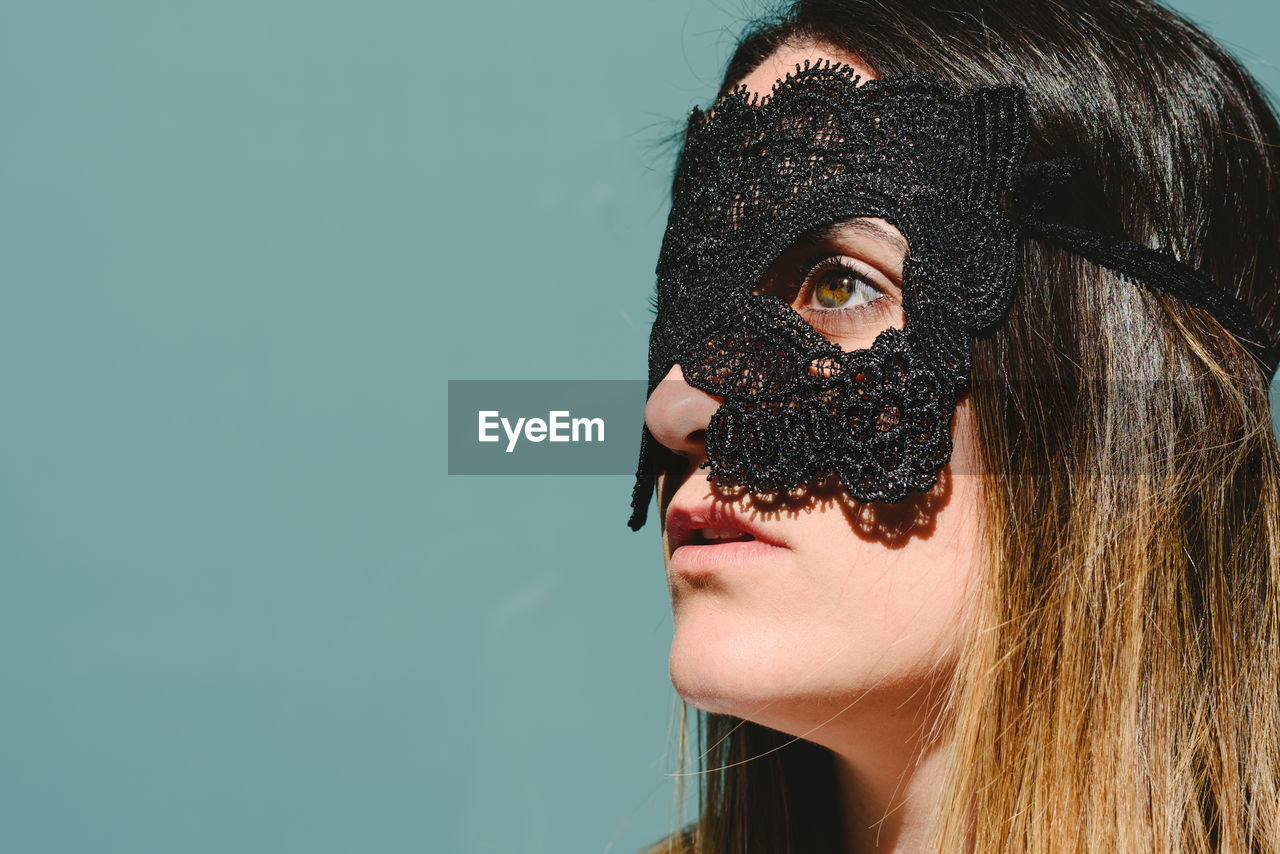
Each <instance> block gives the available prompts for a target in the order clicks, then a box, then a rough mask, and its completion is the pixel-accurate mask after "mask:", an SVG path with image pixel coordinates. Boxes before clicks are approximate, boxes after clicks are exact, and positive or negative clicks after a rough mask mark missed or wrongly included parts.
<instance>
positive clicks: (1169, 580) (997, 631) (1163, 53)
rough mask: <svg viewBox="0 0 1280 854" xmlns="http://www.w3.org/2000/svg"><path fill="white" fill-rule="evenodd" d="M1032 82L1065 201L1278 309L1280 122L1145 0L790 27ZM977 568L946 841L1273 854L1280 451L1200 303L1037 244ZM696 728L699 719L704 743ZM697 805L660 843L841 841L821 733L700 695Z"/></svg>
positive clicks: (1228, 342)
mask: <svg viewBox="0 0 1280 854" xmlns="http://www.w3.org/2000/svg"><path fill="white" fill-rule="evenodd" d="M803 42H813V43H817V44H820V45H825V46H830V47H831V48H835V49H837V50H838V52H840V53H843V54H846V55H849V56H852V57H856V58H857V59H858V60H860V61H861V62H862V63H863V64H864V65H866V66H867V67H869V68H870V69H871V70H872V71H874V72H875V74H876V75H877V76H881V77H884V76H893V75H899V74H905V73H913V72H914V73H925V74H931V75H936V76H941V77H944V78H948V79H950V80H952V81H955V82H957V83H959V84H961V85H963V86H974V85H990V84H1001V83H1015V84H1019V85H1022V86H1024V87H1025V88H1026V91H1027V95H1028V101H1029V106H1030V111H1031V133H1032V143H1031V145H1032V148H1031V153H1030V154H1029V155H1028V158H1029V159H1039V158H1042V157H1061V156H1069V157H1075V158H1078V159H1079V161H1080V162H1081V163H1082V164H1083V167H1082V168H1081V170H1080V171H1081V173H1083V175H1084V176H1085V178H1084V180H1083V182H1081V183H1076V184H1074V185H1073V187H1072V190H1071V193H1070V195H1071V198H1069V199H1067V200H1066V201H1065V203H1064V204H1063V205H1062V207H1061V210H1060V211H1059V212H1057V218H1058V219H1059V221H1062V222H1067V223H1069V224H1074V225H1080V226H1083V227H1086V228H1090V229H1093V230H1097V231H1107V232H1111V233H1116V234H1123V235H1125V236H1127V238H1128V239H1130V240H1133V241H1136V242H1139V243H1142V244H1146V245H1150V246H1163V247H1168V248H1170V249H1171V250H1172V251H1173V252H1174V253H1175V254H1176V255H1177V256H1178V257H1180V258H1182V259H1183V260H1186V261H1188V262H1190V263H1192V264H1195V265H1197V266H1199V267H1200V268H1201V269H1203V270H1204V271H1205V272H1206V273H1207V274H1208V275H1209V276H1210V277H1211V278H1212V279H1213V280H1214V281H1215V282H1216V283H1217V284H1218V286H1219V287H1221V288H1223V289H1225V290H1228V291H1230V292H1232V293H1234V294H1235V295H1237V296H1238V297H1239V298H1240V299H1242V300H1243V301H1244V302H1245V303H1246V304H1248V305H1249V306H1251V307H1252V309H1253V311H1254V313H1255V314H1256V315H1257V317H1258V318H1259V320H1260V321H1261V322H1262V324H1263V325H1264V327H1265V328H1266V329H1267V330H1268V331H1269V332H1271V333H1272V335H1273V336H1274V335H1276V333H1277V330H1278V328H1280V299H1278V298H1277V297H1278V289H1277V282H1278V281H1280V197H1278V196H1277V175H1278V167H1280V161H1278V158H1280V127H1277V123H1276V119H1275V117H1274V116H1273V114H1272V112H1271V111H1270V109H1269V108H1268V106H1267V104H1266V102H1265V100H1264V98H1263V96H1262V95H1261V94H1260V92H1259V88H1258V86H1257V85H1256V84H1255V83H1254V81H1253V80H1252V79H1251V78H1250V77H1249V75H1248V74H1247V73H1246V72H1245V71H1244V70H1243V69H1242V68H1241V67H1240V65H1239V64H1238V63H1237V62H1236V61H1235V60H1234V59H1233V58H1232V57H1231V56H1229V55H1228V54H1227V53H1226V52H1225V51H1224V50H1223V49H1222V48H1221V47H1220V46H1219V45H1218V44H1216V43H1215V42H1214V41H1213V40H1212V39H1211V38H1209V37H1208V36H1207V35H1206V34H1205V33H1203V32H1201V31H1200V30H1199V29H1197V28H1196V27H1195V26H1193V25H1192V24H1190V23H1189V22H1187V21H1186V20H1184V19H1183V18H1181V17H1179V16H1178V15H1176V14H1174V13H1173V12H1171V11H1170V10H1168V9H1165V8H1163V7H1161V6H1158V5H1156V4H1154V3H1151V2H1147V0H1073V2H1072V3H1070V4H1065V3H1061V2H1057V0H1049V2H1028V0H1007V1H1006V0H923V2H920V1H919V0H917V2H892V0H800V2H797V3H795V4H794V5H793V6H791V7H790V8H789V9H787V10H786V11H785V12H784V13H782V14H781V15H780V16H778V17H776V18H774V19H772V20H770V21H769V22H767V23H764V24H757V25H756V26H755V27H754V28H753V29H752V31H751V32H750V33H749V34H748V35H747V36H746V37H745V38H744V39H743V40H742V41H741V43H740V44H739V46H738V49H737V51H736V53H735V54H734V56H733V58H732V59H731V61H730V63H729V66H728V70H727V72H726V74H725V78H724V86H723V87H722V92H723V91H727V90H728V89H729V88H731V87H732V85H734V84H735V83H736V82H737V81H740V80H741V79H742V78H744V77H745V76H746V75H747V74H748V73H749V72H750V71H751V70H752V69H754V68H755V67H756V66H758V65H759V64H760V63H761V62H762V60H764V59H765V58H766V57H767V56H769V55H770V54H771V53H772V52H774V51H775V50H776V49H778V48H779V47H780V46H782V45H784V44H789V43H791V44H794V43H803ZM973 358H974V365H973V374H972V384H971V392H970V401H971V405H972V406H973V408H974V413H975V423H976V429H977V434H978V445H979V448H980V454H981V459H982V464H983V465H982V472H981V473H980V475H979V476H980V477H982V478H983V487H984V489H983V493H984V499H983V500H984V502H985V506H984V508H983V512H984V558H983V566H982V567H981V569H980V573H981V576H980V578H981V581H980V584H979V585H978V586H979V590H978V592H977V594H976V600H975V602H974V604H973V609H972V611H971V612H970V625H969V627H968V637H967V640H966V645H965V648H964V651H963V654H962V656H961V659H960V664H959V666H958V667H957V668H956V672H955V674H954V676H953V677H952V682H951V684H950V689H949V692H948V694H947V698H946V700H945V705H944V709H943V710H944V712H945V714H944V716H943V717H944V720H945V724H944V726H945V731H944V732H942V733H940V736H942V737H945V738H946V739H947V740H948V743H949V746H950V752H949V756H950V759H949V762H950V768H949V772H948V774H949V776H948V778H947V782H946V787H945V791H944V795H943V802H942V803H941V804H940V807H939V813H938V817H937V824H936V828H935V845H936V848H937V850H939V851H948V852H950V851H962V850H973V851H976V852H983V854H987V852H1010V853H1011V854H1012V853H1013V852H1016V854H1027V852H1032V854H1043V852H1050V851H1052V852H1062V851H1108V852H1110V851H1115V852H1138V851H1159V852H1167V851H1182V852H1210V851H1212V852H1227V851H1229V852H1280V792H1278V787H1280V542H1278V539H1280V449H1278V448H1277V444H1276V439H1275V434H1274V432H1273V428H1272V423H1271V415H1270V409H1269V406H1268V398H1267V394H1268V385H1269V383H1268V380H1269V379H1270V378H1269V377H1267V376H1264V375H1263V372H1262V371H1260V370H1259V369H1258V367H1257V365H1256V364H1255V363H1254V362H1253V361H1252V359H1251V357H1250V355H1249V354H1248V353H1247V352H1246V350H1245V349H1244V348H1243V347H1241V346H1240V344H1239V343H1238V342H1237V341H1236V340H1235V339H1233V338H1232V336H1231V335H1229V334H1228V333H1226V332H1225V331H1224V329H1223V328H1222V327H1221V325H1219V324H1218V323H1217V322H1216V321H1214V320H1213V319H1212V318H1210V317H1209V316H1208V315H1207V314H1206V313H1204V312H1202V311H1201V310H1200V309H1197V308H1193V307H1190V306H1188V305H1186V304H1184V303H1182V302H1180V301H1179V300H1177V299H1175V298H1171V297H1168V296H1165V295H1163V294H1161V293H1159V292H1156V291H1154V290H1151V289H1148V288H1145V287H1142V286H1141V285H1138V284H1135V283H1134V282H1132V281H1129V280H1126V279H1123V278H1122V277H1120V276H1118V275H1117V274H1114V273H1112V272H1111V271H1109V270H1107V269H1104V268H1101V267H1099V266H1096V265H1094V264H1092V263H1090V262H1088V261H1086V260H1084V259H1082V258H1080V257H1078V256H1075V255H1072V254H1070V253H1067V252H1065V251H1063V250H1060V249H1058V248H1055V247H1054V246H1052V245H1050V244H1046V243H1041V242H1038V241H1036V240H1030V239H1027V240H1024V241H1023V261H1022V283H1021V285H1020V288H1019V290H1018V292H1017V294H1016V296H1015V298H1014V302H1013V305H1012V307H1011V309H1010V311H1009V315H1008V318H1007V320H1006V321H1005V322H1004V323H1003V324H1002V325H1000V326H999V327H998V328H997V329H996V330H995V331H994V332H993V334H991V335H989V336H987V337H984V338H980V339H976V340H974V342H973ZM684 737H685V736H684V731H683V729H682V733H681V739H682V744H683V743H684ZM697 737H698V742H699V744H700V745H701V749H700V750H699V753H700V754H701V761H702V763H703V765H704V769H703V773H702V774H701V775H699V779H700V781H701V785H700V788H701V792H700V806H699V814H698V816H697V818H696V820H695V821H694V822H693V824H691V825H690V826H689V827H688V828H686V830H685V831H684V832H681V833H677V834H675V835H673V836H672V837H671V838H669V839H668V840H666V841H665V842H663V843H661V844H660V845H659V846H658V848H656V849H655V850H657V851H665V850H670V851H689V852H699V854H711V852H715V854H727V852H735V854H736V853H737V852H749V851H751V852H756V851H759V852H775V853H776V852H787V851H790V852H806V854H808V852H820V851H834V850H839V848H840V846H841V844H842V840H843V834H842V824H841V822H842V817H841V807H840V804H839V801H838V798H837V785H836V777H835V769H834V759H833V757H832V755H831V754H830V752H829V751H827V750H826V749H824V748H821V747H818V746H816V745H813V744H811V743H808V742H805V741H797V740H795V739H792V738H790V737H788V736H785V735H783V734H781V733H777V732H774V731H773V730H770V729H767V728H765V727H762V726H758V725H756V724H752V723H750V722H744V721H741V720H739V719H737V718H733V717H728V716H724V715H715V714H706V713H698V715H697Z"/></svg>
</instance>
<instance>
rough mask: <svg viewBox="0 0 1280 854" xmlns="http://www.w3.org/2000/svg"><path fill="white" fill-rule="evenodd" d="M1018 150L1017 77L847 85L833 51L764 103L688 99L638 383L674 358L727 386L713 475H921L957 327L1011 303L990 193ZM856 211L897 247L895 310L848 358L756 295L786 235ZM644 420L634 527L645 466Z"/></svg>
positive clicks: (773, 482) (956, 349)
mask: <svg viewBox="0 0 1280 854" xmlns="http://www.w3.org/2000/svg"><path fill="white" fill-rule="evenodd" d="M1025 146H1026V120H1025V106H1024V102H1023V99H1022V97H1021V91H1020V90H1018V89H1016V88H1014V87H987V88H982V89H974V90H970V91H964V90H962V89H960V88H959V87H957V86H955V85H952V84H949V83H946V82H944V81H941V80H937V79H932V78H924V77H902V78H892V79H886V80H871V81H866V82H861V81H860V80H859V79H858V78H857V77H856V75H854V73H853V72H852V70H851V69H850V68H849V67H847V66H844V65H839V64H831V63H823V64H820V65H816V66H805V67H801V68H798V69H797V71H796V73H795V74H792V75H790V76H788V77H787V78H786V79H785V80H782V81H780V82H779V84H778V85H777V86H776V87H775V88H774V91H773V93H772V94H771V95H770V96H769V97H767V98H764V99H760V98H757V97H753V96H749V95H748V94H747V92H746V90H745V89H744V88H739V89H737V90H734V91H733V92H730V93H728V94H727V95H725V96H724V97H722V98H721V99H720V100H718V101H717V102H716V104H715V105H714V106H713V107H712V108H711V109H710V110H709V111H706V112H703V111H701V110H694V112H693V114H692V115H691V116H690V119H689V127H688V131H687V135H686V145H685V149H684V152H683V154H682V156H681V160H680V164H679V166H678V167H677V170H676V178H675V183H674V188H673V204H672V210H671V214H670V217H669V219H668V224H667V232H666V236H665V238H664V240H663V247H662V251H661V253H660V257H659V261H658V269H657V274H658V304H657V317H656V319H655V322H654V327H653V332H652V335H651V338H650V358H649V390H650V393H652V391H653V390H654V388H656V387H657V385H658V383H659V382H660V381H661V379H662V378H663V377H664V376H666V374H667V372H668V371H669V370H670V369H671V367H672V365H674V364H676V363H679V364H680V365H681V369H682V370H683V372H684V376H685V379H686V381H687V382H688V383H689V384H690V385H692V386H694V387H695V388H699V389H701V390H703V391H705V392H707V393H708V394H710V395H713V396H715V397H718V398H722V399H723V401H724V402H723V404H722V405H721V406H720V407H719V409H718V410H717V411H716V413H715V415H714V416H713V417H712V418H711V421H710V423H709V425H708V429H707V435H706V449H707V467H708V468H709V469H710V472H709V476H711V477H715V478H717V479H718V480H719V481H720V482H722V483H725V484H733V485H736V486H739V487H744V488H747V489H750V490H753V491H758V492H783V491H789V490H796V489H798V488H801V487H802V486H803V485H804V484H808V483H813V482H815V481H820V480H823V479H825V478H829V477H835V478H838V479H839V481H840V483H841V484H842V485H843V486H844V487H845V489H847V490H848V492H849V493H850V494H851V495H852V496H853V497H854V498H856V499H858V500H860V501H899V500H901V499H903V498H905V497H906V496H907V495H908V494H910V493H912V492H921V491H926V490H928V489H929V488H930V487H932V486H933V484H934V482H935V480H936V478H937V473H938V470H939V469H940V468H941V467H942V466H943V465H944V464H945V463H946V462H947V460H948V459H949V457H950V454H951V437H950V425H951V417H952V414H953V412H954V409H955V402H956V397H957V395H958V394H959V393H960V392H961V390H962V389H963V388H964V387H965V384H966V383H967V381H968V371H969V352H968V336H969V334H971V333H974V332H977V331H978V330H980V329H982V328H984V327H986V326H988V325H990V324H991V323H993V322H995V321H996V320H998V319H999V318H1000V317H1001V316H1002V315H1003V312H1004V311H1005V309H1006V307H1007V305H1008V303H1009V300H1010V298H1011V294H1012V289H1013V285H1014V278H1015V271H1016V260H1017V253H1016V250H1017V245H1016V231H1015V229H1014V227H1013V225H1012V223H1011V222H1010V221H1009V219H1008V217H1007V215H1006V214H1005V212H1004V210H1003V208H1002V206H1001V197H1002V194H1005V193H1007V192H1009V191H1011V190H1012V189H1013V186H1014V182H1015V179H1016V169H1017V166H1018V164H1019V163H1020V162H1021V160H1022V156H1023V153H1024V149H1025ZM855 217H878V218H883V219H884V220H886V221H888V222H889V223H891V224H893V225H894V226H896V227H897V228H898V230H899V231H901V232H902V234H903V235H904V236H905V237H906V239H907V242H908V244H909V245H910V255H909V256H908V258H907V259H906V260H905V262H904V265H903V280H902V293H903V313H904V316H905V324H904V326H903V328H902V329H896V328H890V329H886V330H884V331H883V332H881V333H880V334H879V336H878V337H877V338H876V339H875V342H874V343H873V344H872V346H871V347H869V348H867V349H863V350H856V351H851V352H845V351H843V350H841V349H840V348H839V347H838V346H836V345H835V344H833V343H831V342H829V341H828V340H826V339H825V338H824V337H823V336H822V335H820V334H819V333H818V332H817V331H815V330H814V328H813V327H812V326H810V325H809V324H808V323H807V322H806V321H805V320H804V319H803V318H802V317H801V316H800V315H799V314H798V313H797V312H796V311H795V310H794V309H793V308H792V307H791V306H790V305H787V304H786V303H784V302H783V301H781V300H779V299H777V298H776V297H771V296H762V295H758V294H756V293H754V289H755V288H756V285H757V283H758V282H759V280H760V278H761V276H762V275H763V274H764V273H765V272H766V270H768V269H769V267H770V265H771V264H772V263H773V262H774V260H775V259H776V258H777V257H778V256H779V254H780V253H782V252H783V251H785V250H786V249H787V248H788V247H789V246H791V245H792V244H793V243H795V242H796V241H797V239H800V238H802V237H803V236H804V235H806V234H808V233H811V232H813V231H814V230H815V229H818V228H821V227H825V226H829V225H832V224H834V223H838V222H840V221H842V220H846V219H851V218H855ZM645 432H646V435H645V437H644V440H643V442H642V458H641V463H640V468H639V471H638V477H637V488H636V492H635V495H634V500H633V511H634V513H633V517H632V522H631V524H632V527H639V525H640V524H643V519H644V515H645V508H646V506H647V503H648V500H649V496H650V490H651V481H652V477H653V476H654V474H656V470H657V468H658V467H659V465H660V462H661V461H660V460H658V459H656V458H657V457H658V455H659V454H661V450H660V447H661V446H659V445H658V443H657V442H656V441H654V440H653V437H652V436H651V435H649V434H648V431H647V430H646V431H645Z"/></svg>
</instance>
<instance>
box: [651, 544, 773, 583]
mask: <svg viewBox="0 0 1280 854" xmlns="http://www.w3.org/2000/svg"><path fill="white" fill-rule="evenodd" d="M785 551H787V550H786V549H785V548H783V547H782V546H775V545H771V544H770V543H766V542H762V541H760V540H734V541H733V542H729V543H709V544H706V545H688V546H681V547H680V548H678V549H676V550H675V551H673V552H672V553H671V571H672V572H673V573H675V574H677V575H705V574H707V573H710V572H715V571H716V570H722V569H732V568H734V567H741V566H747V565H749V564H754V563H759V562H760V561H766V560H776V559H777V558H778V557H779V556H780V555H781V554H782V553H783V552H785Z"/></svg>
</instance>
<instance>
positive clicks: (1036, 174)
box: [1019, 158, 1280, 377]
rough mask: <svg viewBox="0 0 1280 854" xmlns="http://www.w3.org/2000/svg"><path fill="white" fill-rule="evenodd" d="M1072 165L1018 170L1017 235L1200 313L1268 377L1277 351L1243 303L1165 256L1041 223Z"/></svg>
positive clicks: (1279, 356)
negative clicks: (1209, 317)
mask: <svg viewBox="0 0 1280 854" xmlns="http://www.w3.org/2000/svg"><path fill="white" fill-rule="evenodd" d="M1077 165H1078V161H1076V160H1075V159H1074V158H1057V159H1053V160H1040V161H1036V162H1033V163H1027V164H1025V165H1024V166H1023V167H1022V174H1021V186H1020V192H1019V207H1020V217H1019V222H1020V224H1021V227H1022V233H1023V234H1024V235H1026V236H1027V237H1033V238H1037V239H1040V240H1045V241H1048V242H1050V243H1053V244H1055V245H1057V246H1060V247H1062V248H1063V249H1066V250H1067V251H1069V252H1072V253H1074V254H1076V255H1079V256H1080V257H1082V258H1086V259H1088V260H1090V261H1092V262H1093V263H1095V264H1098V265H1100V266H1103V267H1106V268H1107V269H1109V270H1111V271H1113V272H1115V273H1119V274H1120V275H1122V276H1124V277H1126V278H1128V279H1132V280H1134V281H1137V282H1141V283H1142V284H1144V285H1146V286H1147V287H1152V288H1156V289H1158V290H1161V291H1164V292H1165V293H1167V294H1169V295H1171V296H1175V297H1177V298H1178V299H1180V300H1183V301H1184V302H1188V303H1190V304H1191V305H1194V306H1196V307H1198V308H1202V309H1204V310H1205V311H1207V312H1209V314H1211V315H1213V317H1214V318H1215V319H1216V320H1217V321H1218V322H1219V323H1221V324H1222V325H1223V327H1225V328H1226V330H1227V331H1228V332H1230V333H1231V334H1232V335H1234V336H1235V337H1236V338H1237V339H1238V340H1239V341H1240V343H1241V344H1243V345H1244V346H1245V347H1246V348H1247V349H1248V350H1249V352H1250V353H1251V354H1252V355H1253V357H1254V358H1255V359H1256V360H1257V361H1258V364H1259V365H1261V366H1262V368H1263V370H1265V371H1266V372H1267V376H1268V377H1270V376H1271V375H1272V374H1274V373H1275V369H1276V364H1277V362H1278V361H1280V347H1277V344H1276V342H1275V341H1273V340H1272V338H1271V335H1270V334H1269V333H1268V332H1267V330H1266V329H1265V328H1263V326H1262V324H1260V323H1259V322H1258V320H1257V318H1256V317H1255V316H1254V314H1253V310H1252V309H1250V308H1249V306H1248V305H1246V304H1245V303H1244V302H1242V301H1241V300H1239V299H1236V298H1235V297H1234V296H1232V295H1231V294H1229V293H1227V292H1226V291H1224V290H1223V289H1221V288H1219V287H1218V286H1217V285H1215V284H1214V282H1213V280H1212V279H1210V278H1209V276H1208V275H1206V274H1205V273H1204V271H1202V270H1199V269H1197V268H1195V267H1193V266H1191V265H1190V264H1186V263H1183V262H1182V261H1179V260H1178V259H1176V258H1174V257H1173V256H1172V255H1170V254H1168V253H1167V252H1162V251H1159V250H1156V249H1151V248H1149V247H1146V246H1142V245H1141V244H1138V243H1134V242H1132V241H1129V240H1126V239H1124V238H1122V237H1115V236H1113V235H1109V234H1103V233H1101V232H1097V231H1089V230H1087V229H1083V228H1076V227H1075V226H1071V225H1063V224H1061V223H1055V222H1049V221H1047V220H1045V219H1043V218H1042V215H1043V214H1044V212H1045V210H1046V209H1047V207H1048V205H1049V202H1050V200H1051V199H1052V197H1053V194H1054V192H1055V191H1056V190H1057V189H1059V188H1060V187H1062V186H1063V185H1064V184H1066V183H1067V182H1068V181H1070V180H1071V178H1072V176H1073V173H1074V170H1075V167H1076V166H1077Z"/></svg>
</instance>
